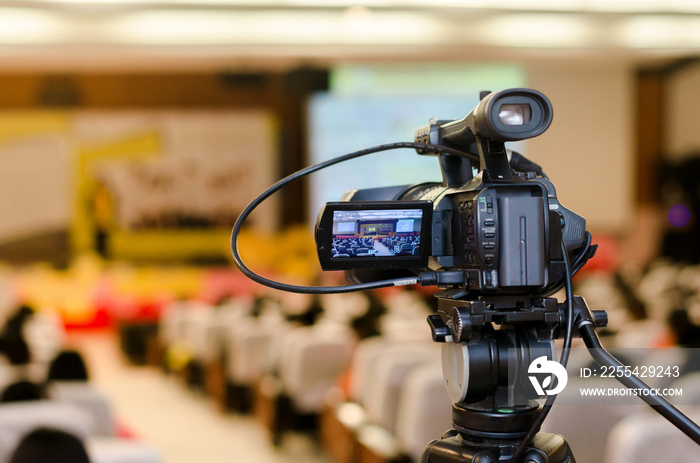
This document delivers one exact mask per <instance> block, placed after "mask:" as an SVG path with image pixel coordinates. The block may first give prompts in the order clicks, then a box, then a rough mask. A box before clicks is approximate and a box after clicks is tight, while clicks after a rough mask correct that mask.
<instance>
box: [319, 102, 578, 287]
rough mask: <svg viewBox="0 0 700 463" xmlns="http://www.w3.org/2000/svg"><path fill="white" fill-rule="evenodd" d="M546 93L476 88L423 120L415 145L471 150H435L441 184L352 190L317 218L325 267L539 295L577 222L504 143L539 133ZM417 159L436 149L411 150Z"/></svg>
mask: <svg viewBox="0 0 700 463" xmlns="http://www.w3.org/2000/svg"><path fill="white" fill-rule="evenodd" d="M551 119H552V109H551V105H550V103H549V101H548V100H547V98H546V97H545V96H544V95H542V94H541V93H539V92H537V91H535V90H529V89H511V90H504V91H502V92H498V93H488V94H485V93H483V92H482V99H481V102H480V103H479V105H477V107H476V108H474V110H472V112H471V113H469V115H468V116H466V117H465V118H463V119H460V120H457V121H431V123H430V124H429V125H428V126H426V127H422V128H420V129H418V131H417V132H416V137H415V138H416V142H422V143H430V144H432V145H441V146H445V147H449V148H454V149H457V150H460V151H462V152H466V153H470V154H471V157H460V156H457V155H455V154H445V153H441V154H437V155H438V156H439V159H440V164H441V169H442V174H443V182H442V183H426V184H419V185H410V186H406V185H404V186H396V187H383V188H373V189H364V190H350V191H348V192H346V193H345V195H344V196H343V198H342V200H341V201H340V202H334V203H327V204H326V205H325V206H324V207H323V209H322V210H321V211H320V213H319V217H318V221H317V224H316V234H315V235H316V244H317V249H318V255H319V261H320V262H321V266H322V268H323V269H324V270H346V271H347V274H348V279H349V280H351V281H353V282H362V281H372V280H375V279H377V277H384V278H386V277H389V278H390V277H392V276H399V275H406V274H407V273H414V274H417V273H420V272H427V271H431V272H435V274H436V275H437V277H436V278H437V281H436V282H435V283H436V284H437V285H438V286H442V287H463V288H465V289H467V290H468V291H469V292H470V293H473V294H485V295H488V294H491V295H493V294H499V295H501V294H502V295H530V296H533V295H540V294H546V293H549V292H551V291H552V289H553V288H555V287H556V286H557V285H559V284H560V283H561V281H562V279H563V277H564V273H565V263H564V260H563V252H564V251H563V249H564V248H563V247H562V246H561V243H562V241H563V242H564V243H565V249H566V250H567V253H568V254H570V256H573V255H575V254H576V251H577V250H579V249H580V248H581V247H582V246H583V245H584V244H585V233H586V222H585V219H584V218H583V217H581V216H579V215H577V214H575V213H574V212H572V211H570V210H568V209H566V208H565V207H564V206H562V205H561V204H560V203H559V201H558V199H557V195H556V191H555V188H554V185H553V184H552V183H551V182H550V181H549V180H548V179H547V178H546V176H545V175H544V173H543V172H542V170H541V168H539V166H537V165H536V164H534V163H532V162H530V161H528V160H527V159H525V158H524V157H522V156H520V155H519V154H517V153H514V152H508V151H507V150H506V149H505V142H507V141H515V140H522V139H526V138H531V137H534V136H537V135H539V134H541V133H542V132H544V131H545V130H546V129H547V128H548V127H549V124H550V123H551ZM418 153H419V154H422V155H436V153H431V152H429V151H428V150H418Z"/></svg>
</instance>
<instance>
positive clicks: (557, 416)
mask: <svg viewBox="0 0 700 463" xmlns="http://www.w3.org/2000/svg"><path fill="white" fill-rule="evenodd" d="M579 387H584V388H603V389H607V388H609V387H622V386H621V385H618V383H617V382H616V381H614V380H612V379H609V378H606V379H600V378H588V379H580V378H576V377H569V383H568V384H567V386H566V388H565V389H564V390H563V391H562V392H561V393H560V394H559V396H558V397H557V401H556V402H555V404H554V406H553V407H552V408H551V410H550V412H549V415H547V419H546V420H545V421H544V423H543V424H542V432H549V433H556V434H561V435H562V436H564V438H565V439H566V440H567V442H568V443H569V446H570V447H571V450H572V451H573V454H574V456H575V457H576V461H577V462H578V463H599V462H600V461H601V460H602V458H603V452H604V450H605V444H606V442H607V441H608V435H609V434H610V431H611V430H612V429H613V427H614V426H615V424H616V423H617V422H619V421H620V420H622V419H623V418H624V417H625V416H627V415H629V414H632V413H635V412H637V411H639V410H640V409H641V408H643V407H645V406H646V405H644V404H643V402H641V401H637V400H636V399H635V400H629V399H634V398H631V397H630V398H628V400H627V401H626V404H620V401H621V397H619V396H612V395H607V396H597V397H588V396H583V395H582V394H581V393H580V391H579Z"/></svg>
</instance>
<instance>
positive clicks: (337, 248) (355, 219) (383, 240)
mask: <svg viewBox="0 0 700 463" xmlns="http://www.w3.org/2000/svg"><path fill="white" fill-rule="evenodd" d="M422 219H423V211H422V210H421V209H393V210H354V211H348V210H343V211H334V212H333V239H332V243H331V247H332V249H331V258H334V259H342V258H348V257H359V258H364V257H367V258H373V257H395V256H418V255H420V237H421V236H420V235H421V233H420V232H421V225H422Z"/></svg>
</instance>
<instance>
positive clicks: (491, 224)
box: [484, 219, 496, 227]
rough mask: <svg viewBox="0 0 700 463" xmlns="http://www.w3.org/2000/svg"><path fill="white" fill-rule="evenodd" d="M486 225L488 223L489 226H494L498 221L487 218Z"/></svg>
mask: <svg viewBox="0 0 700 463" xmlns="http://www.w3.org/2000/svg"><path fill="white" fill-rule="evenodd" d="M484 225H486V226H487V227H493V226H494V225H496V221H495V220H494V219H485V220H484Z"/></svg>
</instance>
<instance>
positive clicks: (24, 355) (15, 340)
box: [0, 305, 34, 365]
mask: <svg viewBox="0 0 700 463" xmlns="http://www.w3.org/2000/svg"><path fill="white" fill-rule="evenodd" d="M32 315H34V310H32V308H31V307H29V306H26V305H22V306H20V307H18V308H17V310H16V311H15V312H14V313H13V314H12V315H10V317H9V318H8V319H7V321H6V322H5V325H4V326H3V328H2V331H1V332H0V350H1V351H2V352H4V353H5V355H6V356H7V359H8V360H9V361H10V364H12V365H26V364H28V363H29V362H30V361H31V354H30V352H29V346H28V344H27V340H26V339H25V337H24V325H25V324H26V323H27V321H28V320H29V318H31V316H32Z"/></svg>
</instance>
